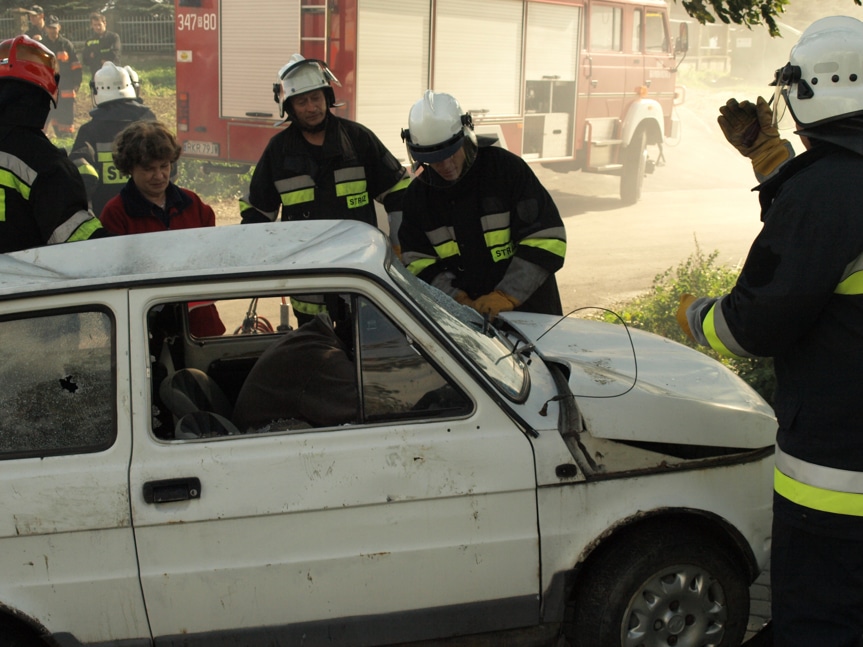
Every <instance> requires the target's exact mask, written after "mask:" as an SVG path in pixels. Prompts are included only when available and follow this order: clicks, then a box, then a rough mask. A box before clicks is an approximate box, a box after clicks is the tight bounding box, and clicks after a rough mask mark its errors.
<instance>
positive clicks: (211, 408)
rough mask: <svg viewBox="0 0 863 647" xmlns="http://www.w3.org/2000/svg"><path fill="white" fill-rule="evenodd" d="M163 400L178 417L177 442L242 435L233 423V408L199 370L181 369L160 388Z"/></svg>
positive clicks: (170, 376)
mask: <svg viewBox="0 0 863 647" xmlns="http://www.w3.org/2000/svg"><path fill="white" fill-rule="evenodd" d="M159 397H160V398H161V400H162V402H163V403H164V404H165V406H166V407H168V409H169V410H170V411H171V413H172V415H173V416H174V423H175V424H174V437H175V438H183V439H188V438H205V437H210V436H225V435H231V436H232V435H235V434H239V433H240V432H239V430H238V429H237V428H236V427H235V426H234V424H233V423H232V422H231V420H230V418H231V414H232V413H233V406H232V405H231V402H230V401H229V400H228V396H226V395H225V393H224V392H223V391H222V389H221V387H219V385H218V384H216V382H215V381H214V380H213V379H212V378H210V376H209V375H207V374H206V373H204V371H201V370H199V369H196V368H183V369H180V370H178V371H176V372H174V373H172V374H171V375H169V376H168V377H166V378H165V379H164V380H162V383H161V384H160V385H159Z"/></svg>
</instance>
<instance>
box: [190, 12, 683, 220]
mask: <svg viewBox="0 0 863 647" xmlns="http://www.w3.org/2000/svg"><path fill="white" fill-rule="evenodd" d="M175 1H176V2H177V6H176V43H177V131H178V136H179V139H180V141H181V143H182V145H183V149H184V154H185V156H186V157H192V158H201V159H209V160H214V161H223V162H243V163H255V162H257V160H258V159H259V157H260V154H261V153H262V152H263V149H264V147H265V146H266V143H267V141H268V140H269V139H270V137H272V136H273V135H274V134H275V133H276V131H277V129H278V128H279V127H283V126H280V121H281V120H280V118H279V107H278V105H277V104H276V103H275V102H274V99H273V92H272V87H273V82H274V81H275V80H276V75H277V71H278V69H279V68H280V67H281V66H282V65H283V64H284V63H285V62H287V60H288V59H289V58H290V56H291V54H293V53H294V52H299V53H301V54H302V55H303V56H305V57H306V58H317V59H322V60H325V61H327V62H328V64H329V65H330V67H331V69H332V70H333V72H334V73H335V75H336V76H337V77H338V79H339V81H340V82H341V87H337V88H336V89H335V90H336V100H337V101H338V102H339V105H338V106H337V107H335V108H334V111H335V114H337V115H339V116H343V117H346V118H348V119H352V120H355V121H358V122H360V123H362V124H363V125H365V126H367V127H368V128H370V129H371V130H372V131H373V132H375V134H376V135H377V136H378V137H379V138H380V139H381V141H382V142H383V143H384V144H385V145H386V146H387V147H388V148H389V149H390V151H391V152H392V153H393V154H394V155H395V156H396V157H398V158H400V159H402V160H405V159H406V157H407V155H406V151H405V148H404V144H403V142H402V141H401V138H400V131H401V128H402V127H405V126H406V124H407V116H408V111H409V109H410V107H411V105H412V104H413V103H414V102H415V101H416V100H417V99H418V98H419V97H420V96H421V95H422V93H423V91H424V90H426V89H427V88H432V89H433V90H436V91H439V92H448V93H450V94H452V95H453V96H455V97H456V98H457V99H458V100H459V103H461V105H462V107H463V108H465V109H466V110H468V111H470V112H471V114H472V115H473V118H474V123H475V124H476V130H477V132H478V133H484V134H495V135H497V137H498V140H499V143H500V145H502V146H505V147H506V148H507V149H509V150H511V151H512V152H514V153H517V154H519V155H521V156H522V157H523V158H524V159H525V160H527V161H529V162H536V163H541V164H543V165H545V166H549V167H552V168H555V169H556V170H560V171H569V170H582V171H585V172H594V173H607V174H614V175H619V176H620V178H621V182H620V195H621V199H622V201H623V202H624V203H626V204H632V203H635V202H637V201H638V199H639V198H640V195H641V187H642V182H643V178H644V176H645V174H647V173H650V172H652V171H653V168H654V166H655V165H656V164H657V163H658V162H661V159H662V144H663V142H664V141H665V138H666V137H676V136H677V132H676V123H677V122H676V120H675V118H674V115H673V106H674V103H675V96H676V95H677V92H676V86H675V77H676V69H677V61H676V59H675V57H676V56H677V55H680V54H681V53H683V52H685V49H686V40H687V39H686V35H685V31H684V32H681V35H680V37H679V38H677V39H675V38H673V36H672V33H671V30H670V24H669V20H668V7H667V4H666V2H665V1H664V0H555V1H554V2H552V1H546V0H433V1H432V0H400V2H398V3H395V2H391V1H389V0H339V2H331V1H328V0H175ZM684 29H685V26H684ZM654 151H655V152H654ZM651 154H652V156H651Z"/></svg>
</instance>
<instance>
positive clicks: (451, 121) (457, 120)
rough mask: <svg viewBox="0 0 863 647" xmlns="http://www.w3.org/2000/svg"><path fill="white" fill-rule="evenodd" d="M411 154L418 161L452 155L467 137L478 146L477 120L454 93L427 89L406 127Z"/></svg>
mask: <svg viewBox="0 0 863 647" xmlns="http://www.w3.org/2000/svg"><path fill="white" fill-rule="evenodd" d="M402 140H403V141H404V142H405V145H406V146H407V150H408V155H409V156H410V158H411V160H413V161H414V163H415V164H417V165H422V164H434V163H435V162H442V161H443V160H445V159H447V158H449V157H452V156H453V155H454V154H455V153H456V152H457V151H458V149H459V148H461V147H462V146H463V145H464V143H465V142H466V141H468V142H470V143H472V144H473V145H474V147H475V146H476V135H475V134H474V132H473V120H472V119H471V116H470V113H469V112H467V113H466V112H463V111H462V109H461V106H460V105H459V102H458V101H457V100H456V98H455V97H453V96H452V95H451V94H446V93H444V92H433V91H432V90H426V91H425V92H424V93H423V96H422V98H421V99H420V100H419V101H417V102H416V103H415V104H414V105H413V106H412V107H411V110H410V114H409V115H408V128H407V130H405V129H402Z"/></svg>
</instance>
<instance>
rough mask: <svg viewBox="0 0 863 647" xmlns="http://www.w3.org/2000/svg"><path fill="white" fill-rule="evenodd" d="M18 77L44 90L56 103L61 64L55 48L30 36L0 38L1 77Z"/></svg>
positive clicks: (0, 78)
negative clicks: (55, 53)
mask: <svg viewBox="0 0 863 647" xmlns="http://www.w3.org/2000/svg"><path fill="white" fill-rule="evenodd" d="M3 79H18V80H19V81H24V82H25V83H30V84H32V85H35V86H38V87H40V88H42V89H43V90H45V92H47V93H48V94H49V95H50V96H51V100H52V101H53V102H54V104H55V105H56V104H57V82H58V81H59V79H60V68H59V66H58V65H57V57H56V56H54V52H52V51H51V50H50V49H48V48H47V47H45V46H44V45H43V44H42V43H40V42H39V41H36V40H33V39H32V38H30V37H29V36H24V35H21V36H16V37H15V38H9V39H7V40H4V41H3V42H0V81H2V80H3Z"/></svg>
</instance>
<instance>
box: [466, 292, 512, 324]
mask: <svg viewBox="0 0 863 647" xmlns="http://www.w3.org/2000/svg"><path fill="white" fill-rule="evenodd" d="M518 304H519V301H518V299H516V298H515V297H511V296H509V295H508V294H506V293H505V292H501V291H500V290H495V291H494V292H489V293H488V294H483V295H482V296H481V297H479V298H478V299H477V300H476V301H474V302H473V309H474V310H476V311H477V312H478V313H480V314H481V315H488V318H489V319H491V320H492V321H494V320H495V319H497V315H498V314H499V313H501V312H509V311H511V310H514V309H515V307H516V306H517V305H518Z"/></svg>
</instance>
